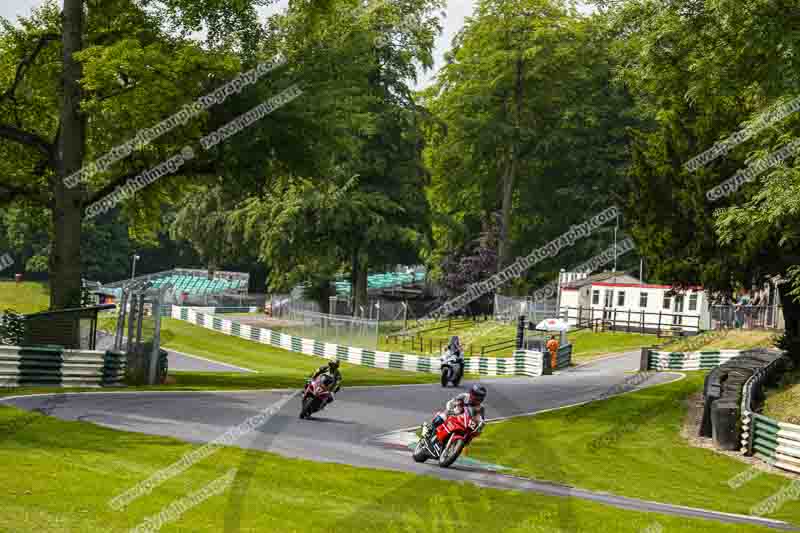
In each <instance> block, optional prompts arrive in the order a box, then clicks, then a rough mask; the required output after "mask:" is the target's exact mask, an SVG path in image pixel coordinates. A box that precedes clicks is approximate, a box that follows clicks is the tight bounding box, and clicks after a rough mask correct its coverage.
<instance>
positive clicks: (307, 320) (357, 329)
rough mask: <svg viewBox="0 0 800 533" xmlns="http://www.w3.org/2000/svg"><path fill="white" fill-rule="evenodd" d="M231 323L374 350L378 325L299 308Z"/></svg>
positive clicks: (237, 318)
mask: <svg viewBox="0 0 800 533" xmlns="http://www.w3.org/2000/svg"><path fill="white" fill-rule="evenodd" d="M229 318H230V317H229ZM233 320H235V321H239V322H241V323H247V324H249V325H253V326H258V327H263V328H267V329H270V330H273V331H280V332H282V333H287V334H290V335H294V336H297V337H301V338H305V339H315V340H318V341H322V342H327V343H332V344H341V345H345V346H355V347H358V348H367V349H370V350H375V349H377V347H378V335H379V326H380V323H379V322H378V321H377V320H370V319H365V318H356V317H352V316H345V315H332V314H327V313H319V312H316V311H310V310H304V309H302V308H300V307H293V308H287V309H285V310H283V311H281V313H280V316H275V315H273V316H268V315H266V314H264V315H262V316H260V317H253V318H252V319H249V320H248V319H245V318H244V317H236V318H233Z"/></svg>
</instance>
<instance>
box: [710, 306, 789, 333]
mask: <svg viewBox="0 0 800 533" xmlns="http://www.w3.org/2000/svg"><path fill="white" fill-rule="evenodd" d="M710 311H711V329H721V328H728V329H783V328H784V322H783V308H782V307H781V306H780V305H712V306H711V309H710Z"/></svg>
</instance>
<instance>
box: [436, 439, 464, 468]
mask: <svg viewBox="0 0 800 533" xmlns="http://www.w3.org/2000/svg"><path fill="white" fill-rule="evenodd" d="M463 449H464V441H463V440H460V439H459V440H454V439H452V438H451V439H450V442H448V443H447V446H446V447H445V449H444V450H442V455H440V456H439V466H441V467H442V468H447V467H448V466H450V465H451V464H453V463H455V462H456V459H458V456H459V455H461V450H463Z"/></svg>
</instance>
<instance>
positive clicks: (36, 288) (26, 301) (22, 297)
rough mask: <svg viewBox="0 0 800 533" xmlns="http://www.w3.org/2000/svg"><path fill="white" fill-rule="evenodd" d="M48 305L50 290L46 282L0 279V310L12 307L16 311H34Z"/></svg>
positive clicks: (43, 309) (42, 309) (44, 308)
mask: <svg viewBox="0 0 800 533" xmlns="http://www.w3.org/2000/svg"><path fill="white" fill-rule="evenodd" d="M49 307H50V290H49V289H48V287H47V284H46V283H38V282H34V281H25V282H22V283H20V284H19V285H17V283H16V282H14V281H0V312H3V311H5V310H6V309H12V310H14V311H16V312H17V313H23V314H27V313H36V312H39V311H46V310H47V309H48V308H49Z"/></svg>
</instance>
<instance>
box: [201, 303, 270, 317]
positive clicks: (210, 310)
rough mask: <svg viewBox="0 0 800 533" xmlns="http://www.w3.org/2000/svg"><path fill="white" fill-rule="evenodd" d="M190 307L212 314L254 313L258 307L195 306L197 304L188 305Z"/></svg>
mask: <svg viewBox="0 0 800 533" xmlns="http://www.w3.org/2000/svg"><path fill="white" fill-rule="evenodd" d="M190 308H191V309H194V310H195V311H197V312H198V313H208V314H212V315H221V314H224V313H256V312H258V307H197V306H194V305H193V306H190Z"/></svg>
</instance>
